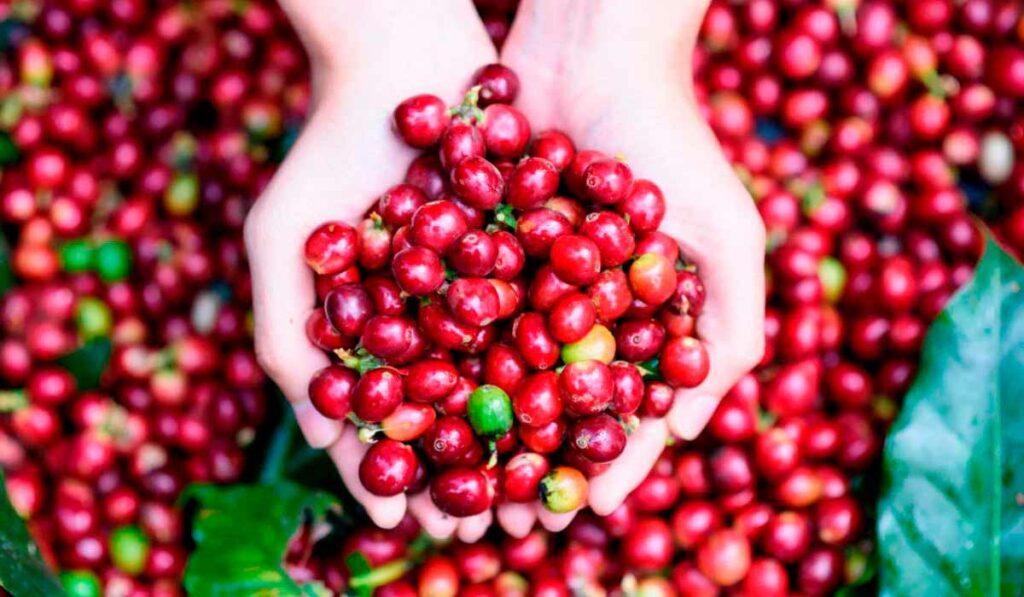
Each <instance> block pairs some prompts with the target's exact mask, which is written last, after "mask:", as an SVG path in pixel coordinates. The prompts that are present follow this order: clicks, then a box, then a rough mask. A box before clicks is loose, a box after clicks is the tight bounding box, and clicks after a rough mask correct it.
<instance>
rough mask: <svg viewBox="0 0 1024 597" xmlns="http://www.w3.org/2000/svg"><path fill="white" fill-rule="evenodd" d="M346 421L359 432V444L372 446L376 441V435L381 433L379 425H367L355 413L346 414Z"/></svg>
mask: <svg viewBox="0 0 1024 597" xmlns="http://www.w3.org/2000/svg"><path fill="white" fill-rule="evenodd" d="M348 420H349V422H350V423H352V424H353V425H355V426H356V429H358V430H359V431H358V433H357V436H358V438H359V443H361V444H372V443H375V442H376V441H377V439H378V437H377V434H378V433H380V431H381V427H380V425H378V424H376V423H367V422H366V421H364V420H362V419H360V418H359V417H358V416H357V415H356V414H355V413H348Z"/></svg>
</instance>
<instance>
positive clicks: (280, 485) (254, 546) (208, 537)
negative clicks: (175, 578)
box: [183, 481, 337, 597]
mask: <svg viewBox="0 0 1024 597" xmlns="http://www.w3.org/2000/svg"><path fill="white" fill-rule="evenodd" d="M183 499H185V500H187V501H195V502H196V503H197V504H198V511H197V512H196V515H195V519H194V521H193V524H192V539H193V541H194V542H195V546H196V548H195V551H193V552H192V555H191V557H189V560H188V566H187V567H186V569H185V581H184V582H185V589H186V590H187V591H188V594H189V595H191V596H193V597H203V596H217V597H221V596H225V597H226V596H228V595H266V596H274V597H278V596H284V595H320V594H323V592H324V587H322V586H318V585H305V586H299V585H298V584H297V583H296V582H295V581H294V580H292V579H291V577H289V576H288V573H287V572H285V570H284V568H283V566H282V564H283V561H284V555H285V551H286V550H287V547H288V541H289V540H290V539H291V537H292V536H293V535H294V534H295V533H296V532H297V531H298V529H299V527H300V526H301V525H302V523H303V521H304V517H305V516H307V515H311V516H313V518H314V520H318V519H321V518H323V517H324V516H325V515H326V514H327V512H328V511H329V510H332V509H335V508H336V507H337V501H336V500H335V498H334V497H332V496H330V495H327V494H325V493H321V492H318V491H314V490H310V489H307V488H305V487H302V486H301V485H296V484H294V483H290V482H286V481H279V482H277V483H275V484H273V485H233V486H230V487H218V486H214V485H196V486H192V487H190V488H189V489H188V490H187V491H186V493H185V496H184V497H183Z"/></svg>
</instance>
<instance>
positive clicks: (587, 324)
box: [548, 292, 597, 344]
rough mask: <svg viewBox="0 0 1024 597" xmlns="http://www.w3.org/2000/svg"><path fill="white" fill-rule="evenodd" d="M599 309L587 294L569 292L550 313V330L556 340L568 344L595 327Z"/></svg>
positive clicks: (579, 338)
mask: <svg viewBox="0 0 1024 597" xmlns="http://www.w3.org/2000/svg"><path fill="white" fill-rule="evenodd" d="M596 320H597V310H596V309H595V308H594V303H593V302H592V301H591V300H590V298H589V297H587V295H585V294H583V293H580V292H573V293H569V294H567V295H565V296H563V297H562V298H560V299H559V300H558V302H556V303H555V305H554V306H553V307H552V308H551V312H550V313H549V314H548V330H550V332H551V335H552V336H554V338H555V340H557V341H559V342H561V343H563V344H568V343H572V342H577V341H579V340H582V339H583V338H584V337H585V336H586V335H587V333H588V332H589V331H590V330H591V328H593V327H594V322H595V321H596Z"/></svg>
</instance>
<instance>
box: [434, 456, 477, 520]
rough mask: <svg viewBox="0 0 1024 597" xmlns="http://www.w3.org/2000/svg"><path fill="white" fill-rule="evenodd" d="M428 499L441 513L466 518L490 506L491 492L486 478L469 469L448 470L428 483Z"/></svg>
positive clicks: (438, 474)
mask: <svg viewBox="0 0 1024 597" xmlns="http://www.w3.org/2000/svg"><path fill="white" fill-rule="evenodd" d="M430 499H431V500H433V502H434V504H435V505H436V506H437V507H438V509H440V510H441V511H442V512H444V513H446V514H450V515H452V516H458V517H466V516H473V515H475V514H480V513H481V512H483V511H484V510H486V509H487V508H490V506H491V500H492V490H491V487H490V484H489V483H488V481H487V478H486V477H484V475H483V474H482V473H481V472H480V471H478V470H476V469H471V468H449V469H445V470H443V471H441V472H439V473H437V474H436V475H435V476H434V478H433V480H432V481H431V482H430Z"/></svg>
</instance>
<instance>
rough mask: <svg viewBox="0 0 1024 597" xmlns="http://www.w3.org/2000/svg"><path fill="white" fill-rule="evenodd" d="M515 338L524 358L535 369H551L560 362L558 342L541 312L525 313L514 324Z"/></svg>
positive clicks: (513, 334)
mask: <svg viewBox="0 0 1024 597" xmlns="http://www.w3.org/2000/svg"><path fill="white" fill-rule="evenodd" d="M512 337H513V338H514V339H515V342H516V347H517V348H518V349H519V353H520V354H521V355H523V360H525V361H526V362H527V364H529V365H530V367H532V368H533V369H538V370H544V369H550V368H551V367H553V366H554V365H555V363H557V362H558V357H559V355H560V351H559V348H560V347H559V345H558V342H557V341H556V340H555V339H554V338H553V337H552V336H551V334H550V333H549V332H548V328H547V325H546V323H545V321H544V316H542V315H541V314H539V313H533V312H530V313H524V314H522V315H520V316H519V317H518V318H516V321H515V322H514V323H513V325H512Z"/></svg>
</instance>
